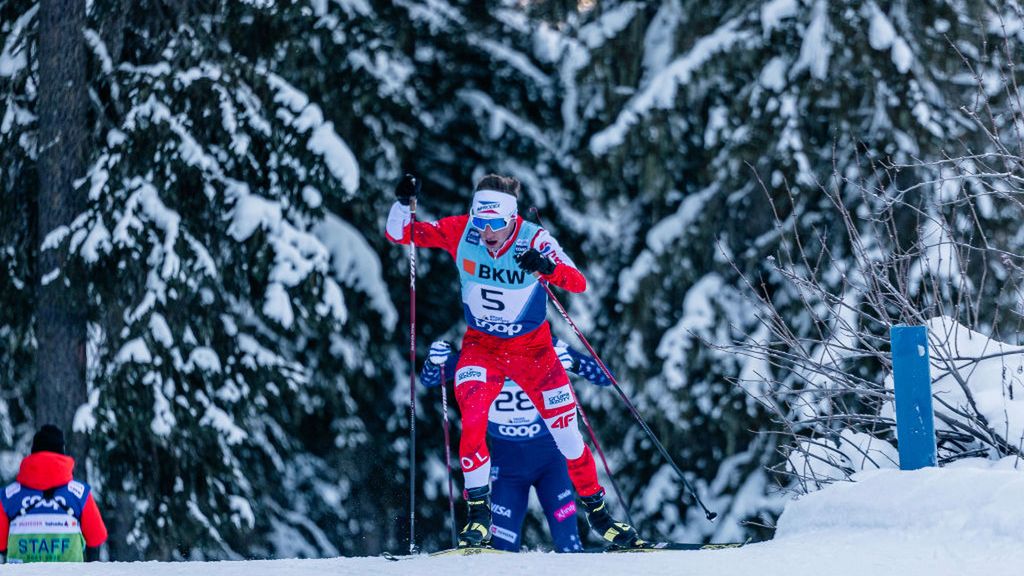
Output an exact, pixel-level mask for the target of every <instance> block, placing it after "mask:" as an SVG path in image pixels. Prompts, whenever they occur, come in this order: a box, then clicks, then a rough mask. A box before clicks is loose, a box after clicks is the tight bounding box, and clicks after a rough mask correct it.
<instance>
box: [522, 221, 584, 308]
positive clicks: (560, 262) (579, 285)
mask: <svg viewBox="0 0 1024 576" xmlns="http://www.w3.org/2000/svg"><path fill="white" fill-rule="evenodd" d="M530 248H533V249H535V250H537V251H538V252H540V253H541V254H543V255H544V256H546V257H547V258H548V259H549V260H551V261H552V262H554V263H555V269H554V270H553V271H551V273H549V274H541V276H540V277H541V278H542V279H544V280H546V281H548V282H550V283H551V284H554V285H555V286H558V287H559V288H562V289H564V290H568V291H569V292H583V291H584V290H586V289H587V279H586V278H584V277H583V273H582V272H580V271H579V269H578V268H576V264H574V263H573V261H572V258H569V255H568V254H566V253H565V251H564V250H562V247H561V245H559V244H558V241H557V240H555V239H554V237H552V236H551V234H548V231H547V230H544V229H543V228H541V229H540V230H539V231H538V232H537V234H535V235H534V237H533V240H532V241H531V242H530Z"/></svg>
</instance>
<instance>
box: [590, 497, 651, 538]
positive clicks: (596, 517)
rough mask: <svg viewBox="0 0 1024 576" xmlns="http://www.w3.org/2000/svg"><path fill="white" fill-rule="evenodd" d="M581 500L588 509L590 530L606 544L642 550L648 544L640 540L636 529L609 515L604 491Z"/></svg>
mask: <svg viewBox="0 0 1024 576" xmlns="http://www.w3.org/2000/svg"><path fill="white" fill-rule="evenodd" d="M580 500H581V501H582V502H583V506H584V507H585V508H586V509H587V522H589V523H590V529H591V530H593V531H594V532H596V533H597V534H598V535H599V536H601V538H603V539H604V540H605V541H606V542H608V543H610V544H612V545H613V546H618V547H622V548H642V547H643V546H645V545H646V544H647V543H646V542H644V541H643V540H641V539H640V535H639V534H637V532H636V529H635V528H633V527H632V526H630V525H629V524H626V523H625V522H618V521H616V520H615V518H612V515H611V514H609V513H608V506H607V505H605V501H604V490H601V491H600V492H598V493H597V494H594V495H593V496H587V497H586V498H584V497H580Z"/></svg>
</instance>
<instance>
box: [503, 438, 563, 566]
mask: <svg viewBox="0 0 1024 576" xmlns="http://www.w3.org/2000/svg"><path fill="white" fill-rule="evenodd" d="M531 486H533V487H534V488H535V489H536V490H537V499H538V500H540V505H541V507H542V508H543V509H544V515H545V516H546V517H547V520H548V529H549V530H550V531H551V539H552V540H553V541H554V548H555V551H556V552H576V551H578V550H582V548H583V547H582V545H581V544H580V535H579V531H578V530H577V528H576V492H575V490H573V487H572V482H571V481H570V480H569V470H568V468H567V466H566V464H565V456H562V453H561V452H559V451H558V447H557V446H555V441H554V439H553V438H551V437H550V436H547V435H545V436H542V437H540V438H537V439H536V440H524V441H521V442H510V441H508V440H496V439H494V438H492V439H491V512H492V517H493V518H492V520H491V522H492V524H493V526H492V528H491V532H492V538H491V545H492V546H494V547H495V548H497V549H499V550H508V551H511V552H518V551H519V547H520V545H521V544H522V543H521V537H520V536H521V531H522V529H523V519H524V518H525V517H526V507H527V503H528V502H529V497H530V487H531Z"/></svg>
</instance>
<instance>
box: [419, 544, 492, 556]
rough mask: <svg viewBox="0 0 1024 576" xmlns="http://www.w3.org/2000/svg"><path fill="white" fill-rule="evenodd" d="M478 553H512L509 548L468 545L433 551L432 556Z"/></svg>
mask: <svg viewBox="0 0 1024 576" xmlns="http://www.w3.org/2000/svg"><path fill="white" fill-rule="evenodd" d="M478 554H512V552H509V551H507V550H498V549H497V548H491V547H490V546H467V547H464V548H448V549H447V550H439V551H437V552H431V553H430V556H432V557H433V556H476V555H478Z"/></svg>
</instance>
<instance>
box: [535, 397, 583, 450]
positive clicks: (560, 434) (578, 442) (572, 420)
mask: <svg viewBox="0 0 1024 576" xmlns="http://www.w3.org/2000/svg"><path fill="white" fill-rule="evenodd" d="M544 424H545V425H546V426H547V427H548V431H550V432H551V437H552V438H554V439H555V445H556V446H558V451H559V452H561V453H562V455H563V456H565V457H566V458H567V459H569V460H575V459H577V458H579V457H580V456H582V455H583V435H582V434H580V428H579V426H578V425H577V424H576V403H575V402H574V403H573V404H572V406H571V407H570V408H569V409H566V410H562V411H561V412H558V413H556V414H554V415H553V416H551V417H545V418H544Z"/></svg>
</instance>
